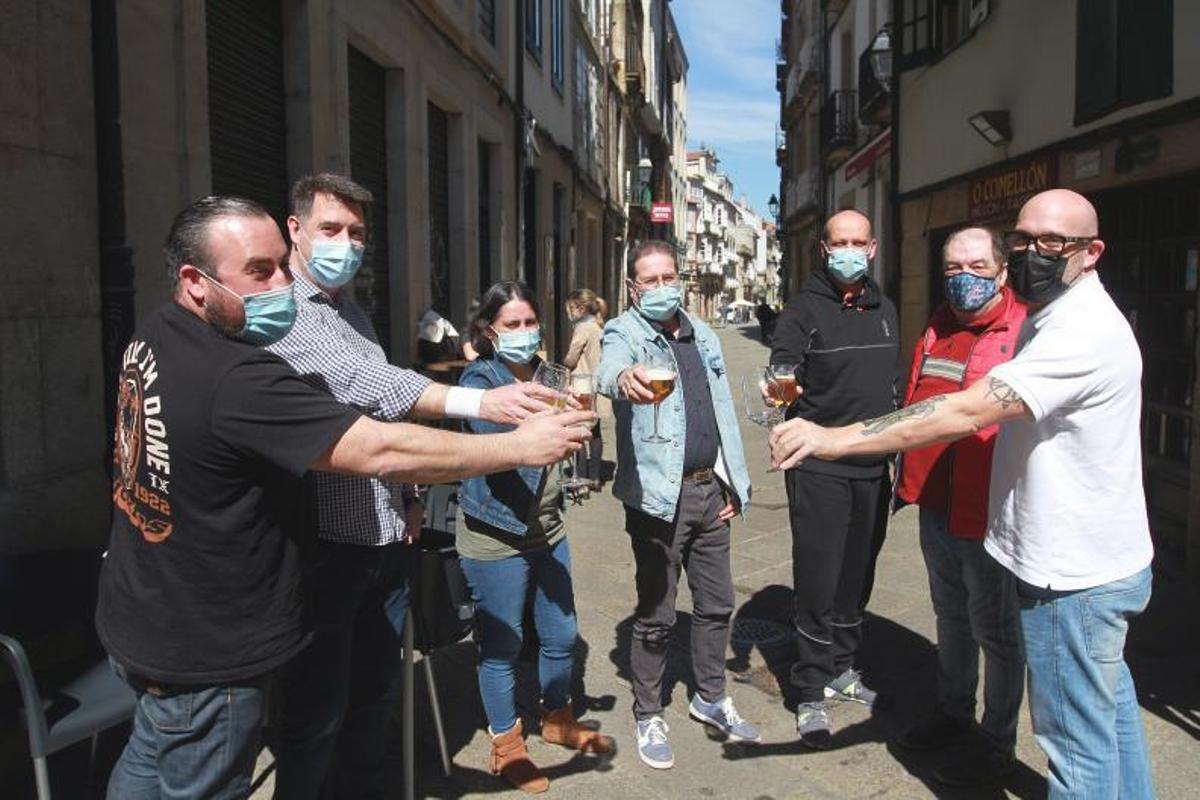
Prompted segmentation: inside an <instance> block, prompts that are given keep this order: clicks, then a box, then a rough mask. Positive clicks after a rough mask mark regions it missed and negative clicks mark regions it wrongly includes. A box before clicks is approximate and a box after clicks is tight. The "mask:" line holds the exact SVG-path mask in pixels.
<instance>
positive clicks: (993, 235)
mask: <svg viewBox="0 0 1200 800" xmlns="http://www.w3.org/2000/svg"><path fill="white" fill-rule="evenodd" d="M967 231H982V232H983V233H986V234H987V236H988V238H989V239H991V240H992V259H993V260H994V261H995V262H996V266H997V267H1000V266H1003V265H1004V262H1005V261H1006V260H1007V259H1006V258H1005V255H1004V239H1003V238H1001V236H1000V232H999V231H997V230H996V229H995V228H992V227H988V226H987V225H968V226H967V227H965V228H959V229H958V230H956V231H954V232H953V233H951V234H950V235H949V236H947V237H946V243H945V244H943V245H942V263H943V264H945V262H946V250H947V249H949V247H950V243H951V242H953V241H954V240H955V239H957V238H958V237H959V236H961V235H962V234H964V233H966V232H967Z"/></svg>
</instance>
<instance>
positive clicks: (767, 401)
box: [742, 367, 799, 472]
mask: <svg viewBox="0 0 1200 800" xmlns="http://www.w3.org/2000/svg"><path fill="white" fill-rule="evenodd" d="M785 391H786V389H785V388H784V386H783V385H781V383H780V381H779V378H778V376H777V374H776V372H775V370H774V369H772V368H771V367H764V368H763V369H761V370H758V371H757V372H756V373H755V374H754V375H753V376H743V377H742V404H743V406H744V407H745V410H746V419H748V420H750V421H751V422H753V423H754V424H755V425H760V426H762V427H764V428H766V429H767V430H768V431H770V430H771V429H772V428H774V427H775V426H776V425H778V424H779V423H780V422H783V410H784V409H785V408H786V407H787V405H788V404H787V402H786V401H785V399H784V397H785ZM797 396H799V395H797ZM778 471H779V470H778V469H776V468H775V467H768V468H767V472H778Z"/></svg>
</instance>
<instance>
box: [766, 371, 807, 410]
mask: <svg viewBox="0 0 1200 800" xmlns="http://www.w3.org/2000/svg"><path fill="white" fill-rule="evenodd" d="M767 370H768V371H769V372H770V373H771V377H772V378H774V382H775V384H776V385H777V386H778V387H779V395H778V396H779V398H780V399H781V400H782V401H783V407H784V408H787V407H788V406H790V405H791V404H792V403H794V402H796V401H797V400H799V399H800V384H799V383H797V382H796V365H795V364H793V363H791V362H787V361H782V362H780V363H778V364H772V365H771V366H769V367H767Z"/></svg>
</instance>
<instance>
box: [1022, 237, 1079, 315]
mask: <svg viewBox="0 0 1200 800" xmlns="http://www.w3.org/2000/svg"><path fill="white" fill-rule="evenodd" d="M1068 260H1069V257H1068V256H1056V257H1047V256H1043V255H1040V254H1038V252H1037V250H1035V249H1034V248H1033V247H1030V248H1029V249H1028V250H1026V251H1025V252H1023V253H1012V254H1010V255H1009V257H1008V279H1009V280H1008V282H1009V285H1011V286H1012V288H1013V291H1014V292H1016V293H1017V296H1018V297H1020V298H1021V299H1022V300H1024V301H1025V302H1026V303H1031V304H1033V305H1045V304H1046V303H1049V302H1050V301H1051V300H1053V299H1055V298H1056V297H1058V296H1059V295H1061V294H1062V293H1063V292H1065V291H1066V290H1067V289H1068V288H1069V287H1068V286H1067V284H1065V283H1063V280H1062V277H1063V273H1064V272H1066V270H1067V261H1068Z"/></svg>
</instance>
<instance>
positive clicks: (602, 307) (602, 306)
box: [596, 295, 608, 328]
mask: <svg viewBox="0 0 1200 800" xmlns="http://www.w3.org/2000/svg"><path fill="white" fill-rule="evenodd" d="M607 321H608V301H607V300H605V299H604V298H603V297H601V296H600V295H596V324H597V325H599V326H600V327H601V328H604V323H606V322H607Z"/></svg>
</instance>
